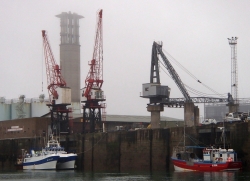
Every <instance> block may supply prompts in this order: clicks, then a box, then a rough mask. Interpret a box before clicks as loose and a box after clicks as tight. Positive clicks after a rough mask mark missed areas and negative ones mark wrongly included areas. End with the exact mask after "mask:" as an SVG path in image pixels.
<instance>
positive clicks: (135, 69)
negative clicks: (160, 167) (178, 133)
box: [0, 0, 250, 118]
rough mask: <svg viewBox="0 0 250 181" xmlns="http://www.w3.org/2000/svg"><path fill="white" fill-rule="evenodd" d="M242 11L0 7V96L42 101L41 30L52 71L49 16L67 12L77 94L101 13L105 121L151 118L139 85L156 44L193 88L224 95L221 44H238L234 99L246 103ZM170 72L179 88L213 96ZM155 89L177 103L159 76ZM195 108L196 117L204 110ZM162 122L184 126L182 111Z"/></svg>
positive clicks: (206, 5) (213, 5) (49, 2)
mask: <svg viewBox="0 0 250 181" xmlns="http://www.w3.org/2000/svg"><path fill="white" fill-rule="evenodd" d="M249 5H250V2H249V1H248V0H241V1H235V0H214V1H200V0H176V1H171V0H157V1H156V0H116V1H115V0H91V1H90V0H89V1H87V0H42V1H41V0H11V1H10V0H1V1H0V24H1V28H0V37H1V43H0V58H1V72H0V82H1V86H0V96H4V97H6V98H7V99H11V98H16V97H18V95H20V94H24V95H25V96H26V97H27V98H33V97H38V96H39V94H41V93H44V94H46V95H48V93H47V89H46V87H47V80H46V73H45V67H44V60H43V54H42V36H41V30H43V29H45V30H46V31H48V36H49V41H50V45H51V48H52V50H53V53H54V56H55V59H56V62H58V63H59V62H60V61H59V44H60V34H59V33H60V22H59V19H58V18H56V17H55V15H57V14H60V13H61V12H68V11H71V12H72V13H77V14H79V15H82V16H84V18H83V19H81V20H80V44H81V85H82V87H83V86H84V80H85V78H86V76H87V72H88V70H89V66H88V61H90V60H91V58H92V53H93V45H94V33H95V26H96V12H97V10H98V9H103V44H104V47H103V48H104V72H103V73H104V84H103V90H104V91H105V95H106V98H107V101H106V103H107V113H108V114H121V115H122V114H129V115H150V113H149V112H147V110H146V104H147V103H148V100H147V99H142V98H140V97H139V96H140V92H141V89H142V84H143V83H148V82H149V76H150V61H151V48H152V44H153V41H162V42H163V49H164V50H166V51H167V52H168V53H169V54H171V55H172V56H173V57H174V58H175V59H176V60H177V61H178V62H179V63H181V64H182V65H183V66H184V67H185V68H186V69H187V70H189V71H190V72H191V73H192V74H193V75H195V76H196V77H197V78H198V79H199V80H200V81H202V82H203V83H204V84H206V85H207V86H209V87H210V88H212V89H214V90H215V91H217V92H219V93H221V94H224V95H226V94H227V92H230V91H231V86H230V85H231V49H230V47H229V45H228V40H227V38H229V37H232V36H237V37H239V39H238V80H239V97H240V98H249V97H250V95H249V94H250V93H249V91H248V90H249V85H248V79H249V74H250V73H249V71H248V69H249V67H250V66H249V65H250V62H249V57H250V51H249V47H250V36H249V35H250V25H249V22H250V11H249ZM172 65H173V66H174V67H175V68H176V70H177V72H178V74H179V76H180V78H181V79H182V81H183V82H184V84H187V85H188V86H190V87H192V88H194V89H196V90H198V91H200V92H204V93H207V94H213V92H211V91H209V90H208V89H206V88H205V87H203V86H201V85H200V84H198V83H197V82H196V81H195V80H194V79H192V78H191V77H189V76H188V75H187V74H186V73H185V72H184V71H182V70H181V69H179V68H178V67H176V65H175V64H174V63H172ZM42 75H43V76H42ZM42 80H43V84H44V85H43V92H42ZM161 83H162V85H168V86H170V87H171V97H183V96H182V94H181V92H180V91H179V89H178V88H177V86H176V85H175V83H174V81H173V80H171V79H170V78H169V77H168V76H167V75H166V74H165V73H164V72H163V71H162V72H161ZM190 95H191V96H197V95H194V94H191V93H190ZM213 96H216V95H213ZM217 97H218V96H217ZM199 107H200V108H201V115H203V104H201V105H199ZM162 115H164V116H169V117H175V118H183V109H169V108H165V111H164V112H163V113H162Z"/></svg>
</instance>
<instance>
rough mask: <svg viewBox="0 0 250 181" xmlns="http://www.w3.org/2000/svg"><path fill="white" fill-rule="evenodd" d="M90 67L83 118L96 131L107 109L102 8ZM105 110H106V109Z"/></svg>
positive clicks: (98, 15)
mask: <svg viewBox="0 0 250 181" xmlns="http://www.w3.org/2000/svg"><path fill="white" fill-rule="evenodd" d="M89 66H90V69H89V72H88V74H87V77H86V79H85V87H84V88H83V91H82V97H81V102H82V103H83V120H84V122H85V121H86V120H88V121H89V122H90V131H91V132H94V131H95V124H96V123H98V122H99V123H100V122H101V121H102V119H101V117H102V115H101V109H103V110H104V109H105V104H101V103H99V102H101V101H105V98H104V93H103V91H102V89H101V88H102V84H103V39H102V10H99V11H98V13H97V26H96V33H95V43H94V51H93V56H92V60H91V61H90V63H89ZM104 112H105V111H104Z"/></svg>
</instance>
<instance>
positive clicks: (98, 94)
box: [81, 87, 105, 102]
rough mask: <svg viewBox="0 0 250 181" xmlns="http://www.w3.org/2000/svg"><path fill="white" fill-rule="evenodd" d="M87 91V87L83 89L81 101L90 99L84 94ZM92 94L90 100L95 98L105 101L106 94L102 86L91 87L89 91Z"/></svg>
mask: <svg viewBox="0 0 250 181" xmlns="http://www.w3.org/2000/svg"><path fill="white" fill-rule="evenodd" d="M85 91H86V87H84V88H83V89H81V93H82V95H81V102H86V101H87V100H88V99H87V97H85V96H83V94H84V92H85ZM89 95H90V97H89V98H90V100H95V101H105V96H104V91H102V90H101V89H100V88H94V87H93V88H92V89H90V92H89Z"/></svg>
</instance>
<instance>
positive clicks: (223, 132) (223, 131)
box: [222, 119, 226, 149]
mask: <svg viewBox="0 0 250 181" xmlns="http://www.w3.org/2000/svg"><path fill="white" fill-rule="evenodd" d="M224 122H225V119H223V128H222V129H223V130H222V134H223V144H224V149H226V146H225V142H226V140H225V125H224Z"/></svg>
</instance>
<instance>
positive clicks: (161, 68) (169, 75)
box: [160, 61, 205, 95]
mask: <svg viewBox="0 0 250 181" xmlns="http://www.w3.org/2000/svg"><path fill="white" fill-rule="evenodd" d="M160 63H161V64H162V65H163V63H162V62H161V61H160ZM163 66H164V65H163ZM164 67H165V66H164ZM160 68H161V69H162V70H163V72H164V73H166V74H167V75H168V76H169V77H170V78H171V79H172V77H171V76H170V75H169V74H168V73H167V72H166V71H165V70H166V69H163V68H162V67H160ZM165 68H166V67H165ZM184 85H185V84H184ZM185 86H187V85H185ZM187 87H189V86H187ZM193 90H194V89H193ZM190 92H192V91H190ZM197 92H199V91H197ZM192 93H193V94H195V93H194V92H192ZM203 94H205V93H203ZM196 95H198V94H196Z"/></svg>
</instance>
